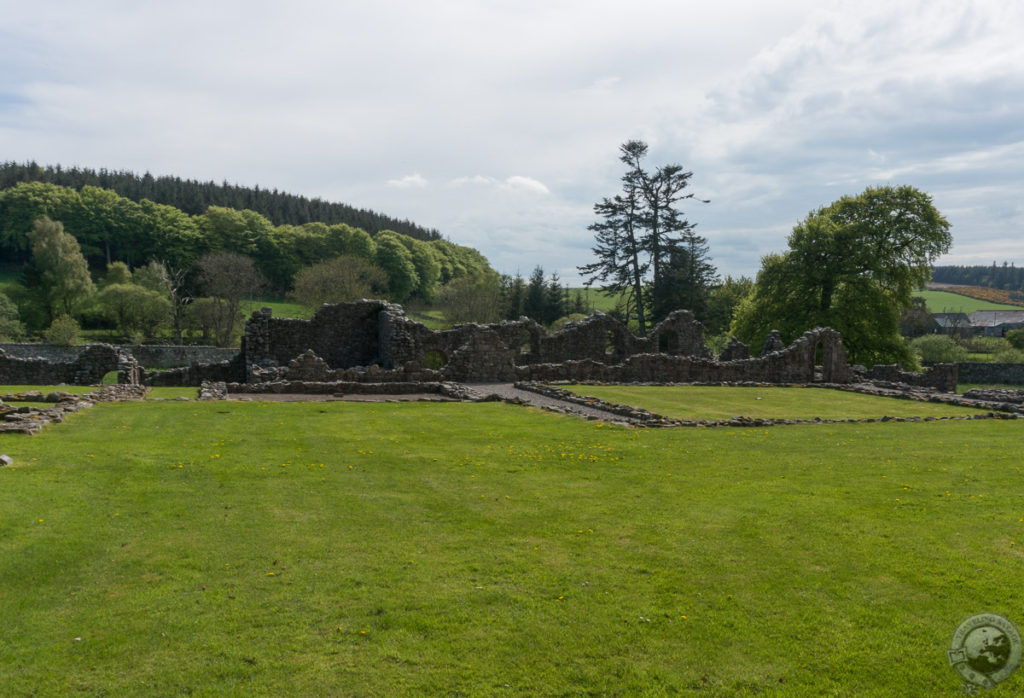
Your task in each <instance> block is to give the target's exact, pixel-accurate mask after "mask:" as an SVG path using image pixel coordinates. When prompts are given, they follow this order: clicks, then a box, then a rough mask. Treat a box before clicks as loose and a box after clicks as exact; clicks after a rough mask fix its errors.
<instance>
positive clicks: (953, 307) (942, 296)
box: [914, 291, 1021, 313]
mask: <svg viewBox="0 0 1024 698" xmlns="http://www.w3.org/2000/svg"><path fill="white" fill-rule="evenodd" d="M914 295H915V296H920V297H921V298H924V302H925V303H926V304H927V306H928V312H929V313H973V312H974V311H975V310H1020V309H1021V308H1020V307H1019V306H1015V305H1005V304H1002V303H992V302H990V301H981V300H978V299H976V298H968V297H967V296H961V295H960V294H958V293H948V292H947V291H918V292H917V293H915V294H914Z"/></svg>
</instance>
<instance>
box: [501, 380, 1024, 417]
mask: <svg viewBox="0 0 1024 698" xmlns="http://www.w3.org/2000/svg"><path fill="white" fill-rule="evenodd" d="M595 385H597V383H595ZM616 385H618V384H616ZM644 385H653V384H644ZM658 385H665V384H658ZM672 385H710V384H708V383H685V384H680V383H676V384H672ZM714 385H728V386H739V387H751V388H756V387H762V388H764V387H772V386H778V384H777V383H751V382H742V383H716V384H714ZM892 385H893V386H895V387H883V386H878V385H872V384H869V383H858V384H852V385H851V384H846V385H841V384H837V383H833V384H823V383H814V384H793V385H789V386H787V387H793V388H825V389H833V390H843V391H848V392H855V393H863V394H868V395H877V396H880V397H890V398H902V399H906V400H918V401H921V402H942V403H946V404H951V405H959V406H961V407H972V408H976V409H979V410H989V411H988V412H979V413H977V414H973V415H963V416H950V417H888V416H882V417H867V418H860V419H822V418H820V417H817V418H815V419H774V418H773V419H769V418H761V417H745V416H740V415H738V416H736V417H732V418H730V419H720V420H701V419H698V420H687V419H674V418H672V417H666V416H664V415H659V414H656V413H653V412H649V411H647V410H645V409H642V408H639V407H634V406H632V405H620V404H615V403H610V402H606V401H604V400H601V399H600V398H596V397H592V396H585V395H579V394H577V393H573V392H570V391H568V390H565V389H563V388H559V387H557V386H555V385H544V384H539V383H517V384H516V387H517V388H519V389H521V390H528V391H531V392H535V393H537V394H539V395H544V396H547V397H551V398H554V399H557V400H562V401H564V402H569V403H573V404H577V405H583V406H587V407H594V408H597V409H601V410H604V411H606V412H610V413H612V414H615V415H618V416H620V417H623V418H625V419H627V420H628V421H629V422H631V423H633V424H638V425H641V426H644V427H767V426H778V425H785V424H843V423H866V422H934V421H944V420H970V419H1020V418H1022V417H1024V407H1021V406H1020V405H1012V404H1008V403H998V402H990V401H982V400H971V399H967V398H963V397H960V396H958V395H953V394H948V393H936V392H934V391H932V390H930V389H921V388H918V387H916V386H911V385H905V384H904V385H897V384H892Z"/></svg>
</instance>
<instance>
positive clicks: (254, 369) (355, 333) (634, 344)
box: [0, 300, 956, 390]
mask: <svg viewBox="0 0 1024 698" xmlns="http://www.w3.org/2000/svg"><path fill="white" fill-rule="evenodd" d="M109 370H118V371H119V382H123V383H142V384H145V385H154V386H156V385H189V386H198V385H201V384H202V383H203V382H206V381H210V382H225V383H270V382H274V381H282V380H289V381H306V382H309V381H321V382H338V381H342V382H364V383H370V382H373V383H402V382H410V381H411V382H417V381H418V382H424V383H426V382H443V381H447V382H511V381H554V380H573V381H605V382H622V383H630V382H644V383H646V382H651V383H658V382H662V383H664V382H680V383H683V382H708V383H715V382H744V381H756V382H766V383H812V382H825V383H849V382H852V381H854V380H860V379H864V378H873V379H876V380H894V381H895V380H899V381H901V382H907V383H913V384H916V385H931V386H933V387H937V388H939V389H942V390H951V389H953V388H955V381H956V375H955V366H954V367H953V371H952V373H951V372H950V370H949V369H948V367H947V368H941V367H936V368H933V369H931V370H930V371H929V373H926V374H913V373H906V372H902V371H899V370H898V369H896V368H895V367H875V369H873V370H872V372H867V373H866V374H858V373H855V372H854V370H853V369H851V367H850V366H849V365H848V362H847V354H846V350H845V348H844V347H843V344H842V340H841V338H840V336H839V333H838V332H836V331H835V330H832V329H828V328H817V329H814V330H810V331H808V332H806V333H804V335H803V336H802V337H800V338H798V339H797V340H796V341H795V342H793V343H792V344H790V345H789V346H788V347H786V346H784V345H783V344H782V341H781V339H780V338H779V336H778V333H774V332H773V333H772V334H771V335H770V336H769V338H768V340H766V342H765V345H764V347H763V348H762V354H761V355H760V356H758V357H751V355H750V349H749V347H747V346H746V345H744V344H742V343H740V342H737V341H735V340H733V341H732V342H730V344H729V346H728V347H727V348H726V350H725V351H724V352H723V353H722V355H721V356H720V357H719V358H718V359H715V358H714V357H713V355H712V352H711V351H710V350H709V349H708V348H707V346H705V344H704V340H703V327H702V326H701V324H700V323H699V322H697V321H696V320H695V319H694V317H693V315H692V314H691V313H690V312H689V311H686V310H680V311H676V312H674V313H672V314H671V315H669V316H668V317H667V318H666V319H665V320H664V321H662V322H661V323H659V324H658V325H657V326H655V327H654V329H652V330H651V332H650V333H648V334H647V336H645V337H637V336H635V335H633V334H632V333H631V332H630V331H629V330H628V329H627V328H626V327H625V326H624V325H623V324H622V323H620V322H618V321H617V320H615V319H614V318H612V317H610V316H608V315H605V314H603V313H597V314H595V315H592V316H590V317H588V318H586V319H584V320H581V321H579V322H575V323H570V324H569V325H567V326H566V327H565V328H564V329H563V330H561V331H559V332H556V333H554V334H547V333H546V332H545V331H544V329H543V327H541V326H540V325H539V324H537V323H536V322H534V321H533V320H529V319H527V318H521V319H519V320H516V321H505V322H501V323H495V324H491V325H478V324H465V325H457V326H455V327H453V328H451V329H449V330H443V331H434V330H431V329H429V328H427V327H426V326H424V325H422V324H420V323H418V322H414V321H412V320H410V319H409V318H408V317H406V315H405V311H404V310H403V309H402V308H401V306H398V305H394V304H391V303H387V302H384V301H369V300H363V301H358V302H355V303H340V304H336V305H324V306H321V308H320V309H319V310H318V311H317V312H316V313H315V314H314V316H313V317H312V318H311V319H309V320H299V319H294V318H275V317H273V316H272V313H271V311H270V309H269V308H265V309H263V310H260V311H257V312H255V313H253V315H252V317H251V318H250V319H249V320H248V322H247V323H246V329H245V335H244V337H243V339H242V346H241V349H240V351H239V352H238V353H237V354H236V355H235V357H234V358H232V359H231V360H228V361H220V362H215V363H193V364H191V365H189V366H186V367H180V368H176V369H171V370H167V371H146V370H144V369H142V368H141V367H139V365H138V362H137V361H135V360H134V358H132V357H131V355H130V354H128V353H127V352H123V351H120V350H118V349H117V348H115V347H111V346H110V345H94V346H92V347H88V348H87V349H86V350H85V351H83V352H82V353H81V354H80V355H79V357H78V358H77V359H76V360H75V361H73V362H46V361H43V360H41V359H40V360H34V359H33V360H24V359H15V358H12V357H9V356H7V355H5V354H3V353H2V352H0V376H4V378H3V380H4V381H6V382H9V383H14V382H19V383H33V384H55V383H79V384H81V383H98V382H99V381H100V380H101V379H102V377H103V375H104V374H105V373H106V372H107V371H109ZM894 371H895V372H894Z"/></svg>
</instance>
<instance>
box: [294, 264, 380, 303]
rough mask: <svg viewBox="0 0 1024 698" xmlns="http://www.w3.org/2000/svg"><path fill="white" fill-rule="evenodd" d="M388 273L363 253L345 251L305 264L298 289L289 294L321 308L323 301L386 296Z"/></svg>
mask: <svg viewBox="0 0 1024 698" xmlns="http://www.w3.org/2000/svg"><path fill="white" fill-rule="evenodd" d="M387 290H388V275H387V274H385V273H384V270H383V269H381V268H380V267H376V266H374V265H373V264H371V263H370V262H368V261H366V260H365V259H363V258H362V257H356V256H355V255H342V256H341V257H336V258H334V259H330V260H327V261H326V262H320V263H319V264H314V265H312V266H309V267H305V268H303V269H302V270H301V271H299V273H298V274H296V276H295V290H293V291H292V292H291V293H290V294H289V295H290V296H291V297H292V298H294V299H295V300H297V301H298V302H299V303H302V304H303V305H307V306H310V307H312V308H318V307H320V305H321V304H323V303H341V302H344V301H356V300H359V299H360V298H383V297H384V296H385V295H387Z"/></svg>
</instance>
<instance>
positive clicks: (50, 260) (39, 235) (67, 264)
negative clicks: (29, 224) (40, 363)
mask: <svg viewBox="0 0 1024 698" xmlns="http://www.w3.org/2000/svg"><path fill="white" fill-rule="evenodd" d="M28 241H29V244H30V245H31V249H32V261H31V263H30V264H29V265H28V267H27V268H26V269H25V271H24V278H25V282H26V283H25V286H26V287H27V288H28V289H29V291H30V292H31V293H32V295H33V296H34V297H35V299H36V300H37V301H38V302H39V304H40V305H41V306H42V308H43V309H44V310H45V313H46V316H47V319H48V320H49V321H52V320H53V319H54V318H56V317H58V316H60V315H68V316H74V315H75V314H76V313H77V312H78V310H79V308H80V307H81V305H82V304H83V303H84V302H85V301H86V300H87V299H88V298H89V297H90V296H91V295H92V294H93V292H94V291H95V290H96V288H95V286H94V285H93V283H92V277H90V276H89V267H88V265H87V264H86V262H85V257H83V256H82V250H81V248H80V247H79V246H78V241H77V240H75V237H74V236H73V235H71V234H70V233H66V232H64V226H63V225H62V224H61V223H60V222H58V221H52V220H50V219H49V218H45V217H44V218H40V219H39V220H37V221H36V222H35V225H34V226H33V228H32V230H31V232H29V234H28Z"/></svg>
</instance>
